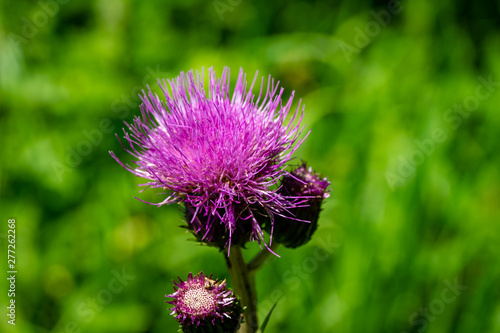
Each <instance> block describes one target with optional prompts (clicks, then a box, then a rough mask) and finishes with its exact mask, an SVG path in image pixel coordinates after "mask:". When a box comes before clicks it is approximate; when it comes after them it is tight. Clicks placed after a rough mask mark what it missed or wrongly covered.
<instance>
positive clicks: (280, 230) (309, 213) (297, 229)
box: [268, 163, 330, 248]
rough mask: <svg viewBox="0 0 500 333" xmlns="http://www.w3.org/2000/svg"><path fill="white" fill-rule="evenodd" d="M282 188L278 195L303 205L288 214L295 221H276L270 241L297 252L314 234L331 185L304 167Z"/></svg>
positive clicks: (304, 165) (283, 180) (310, 169)
mask: <svg viewBox="0 0 500 333" xmlns="http://www.w3.org/2000/svg"><path fill="white" fill-rule="evenodd" d="M281 185H282V187H281V189H280V194H282V195H283V196H291V197H299V198H300V197H302V198H304V205H303V206H302V207H296V208H292V209H290V210H289V211H290V213H292V214H293V215H294V219H290V218H286V217H283V216H276V217H275V220H274V233H273V239H274V241H277V242H278V243H281V244H283V245H284V246H285V247H289V248H296V247H299V246H302V245H304V244H306V243H308V242H309V241H310V240H311V237H312V235H313V233H314V232H315V231H316V228H317V227H318V218H319V213H320V211H321V204H322V202H323V200H324V199H326V198H328V197H329V196H330V194H329V193H328V192H329V191H327V190H326V189H327V187H328V186H329V185H330V182H329V181H328V180H327V179H326V178H321V176H320V175H319V174H317V173H316V172H314V170H313V169H312V168H311V167H309V168H308V167H307V166H306V164H305V163H304V164H302V165H301V166H299V167H298V168H297V169H295V170H293V171H292V172H291V173H290V174H289V175H286V176H284V177H283V179H282V182H281ZM299 220H300V221H299ZM306 221H308V222H306ZM269 227H270V226H268V228H269Z"/></svg>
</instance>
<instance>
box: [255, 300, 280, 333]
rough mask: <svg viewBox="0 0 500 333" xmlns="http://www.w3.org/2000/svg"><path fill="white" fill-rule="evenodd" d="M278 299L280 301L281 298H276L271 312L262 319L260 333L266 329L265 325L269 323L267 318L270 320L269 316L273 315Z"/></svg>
mask: <svg viewBox="0 0 500 333" xmlns="http://www.w3.org/2000/svg"><path fill="white" fill-rule="evenodd" d="M280 299H281V297H280V298H278V299H277V300H276V302H274V305H273V307H272V308H271V310H269V313H268V314H267V316H266V318H264V321H263V322H262V326H261V327H260V330H261V332H262V333H264V330H265V329H266V326H267V323H268V322H269V318H271V314H272V313H273V310H274V308H275V307H276V304H278V302H279V300H280Z"/></svg>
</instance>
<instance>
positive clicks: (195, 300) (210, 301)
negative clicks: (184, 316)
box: [182, 285, 216, 314]
mask: <svg viewBox="0 0 500 333" xmlns="http://www.w3.org/2000/svg"><path fill="white" fill-rule="evenodd" d="M182 304H183V305H184V306H185V307H187V308H188V309H189V311H188V312H191V313H192V314H199V313H209V312H211V311H213V310H214V309H215V306H216V302H215V297H214V294H213V293H212V292H210V291H209V290H207V289H205V286H204V285H197V286H195V287H194V288H190V289H188V290H186V292H185V293H184V295H183V296H182Z"/></svg>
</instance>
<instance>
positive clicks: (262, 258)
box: [247, 242, 280, 273]
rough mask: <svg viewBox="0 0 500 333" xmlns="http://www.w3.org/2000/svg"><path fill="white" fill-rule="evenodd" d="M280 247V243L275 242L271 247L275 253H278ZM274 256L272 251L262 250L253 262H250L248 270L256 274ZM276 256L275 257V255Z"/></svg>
mask: <svg viewBox="0 0 500 333" xmlns="http://www.w3.org/2000/svg"><path fill="white" fill-rule="evenodd" d="M279 247H280V243H278V242H274V243H273V244H272V245H271V250H272V251H273V252H276V250H277V249H278V248H279ZM271 255H273V254H272V253H271V251H269V250H268V249H262V250H261V251H260V252H259V253H257V254H256V255H255V257H253V258H252V260H250V261H249V262H248V265H247V268H248V271H249V272H250V273H254V272H256V271H257V270H258V269H259V268H260V267H261V266H262V265H263V264H265V263H266V260H267V259H268V258H269V257H270V256H271ZM273 256H274V255H273Z"/></svg>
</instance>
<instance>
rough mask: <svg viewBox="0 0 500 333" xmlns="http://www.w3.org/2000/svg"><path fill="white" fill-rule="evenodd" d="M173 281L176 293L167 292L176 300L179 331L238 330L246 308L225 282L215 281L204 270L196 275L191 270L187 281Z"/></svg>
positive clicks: (199, 332) (216, 332)
mask: <svg viewBox="0 0 500 333" xmlns="http://www.w3.org/2000/svg"><path fill="white" fill-rule="evenodd" d="M179 281H180V282H175V281H173V282H174V290H175V291H174V293H172V294H170V295H165V297H170V298H173V301H168V302H167V301H165V302H167V303H169V304H172V305H173V306H174V307H173V308H172V309H171V310H172V313H171V315H173V316H175V319H176V320H177V321H178V322H179V323H180V328H179V332H186V333H223V332H236V330H237V329H238V327H239V325H240V322H241V320H242V319H241V318H242V314H243V308H242V307H241V305H240V302H239V300H238V298H236V297H235V296H234V294H233V291H232V290H229V289H227V287H226V281H225V280H224V281H218V280H213V279H212V275H210V277H207V276H206V275H205V274H204V273H203V272H200V273H198V274H196V275H195V276H193V274H191V273H189V275H188V278H187V280H186V281H182V280H181V279H180V278H179Z"/></svg>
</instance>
